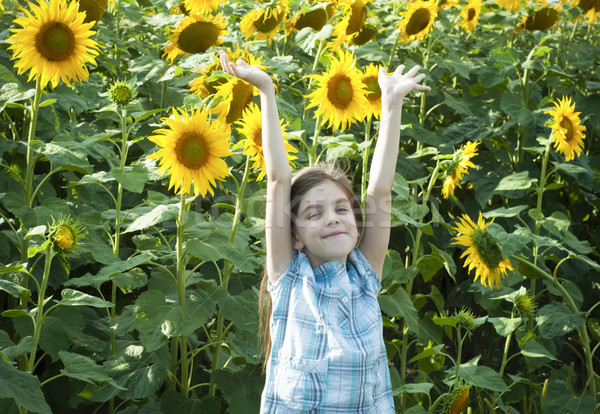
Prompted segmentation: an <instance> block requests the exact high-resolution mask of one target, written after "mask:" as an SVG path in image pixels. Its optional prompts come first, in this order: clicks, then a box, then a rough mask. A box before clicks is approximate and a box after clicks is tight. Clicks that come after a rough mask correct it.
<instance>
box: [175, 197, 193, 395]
mask: <svg viewBox="0 0 600 414" xmlns="http://www.w3.org/2000/svg"><path fill="white" fill-rule="evenodd" d="M186 206H187V204H186V196H185V193H184V192H181V201H180V204H179V217H178V218H177V241H176V243H177V245H176V252H175V255H176V260H177V262H176V264H175V266H176V269H177V300H178V302H179V306H180V307H183V305H185V267H186V263H185V250H184V249H183V231H184V229H185V213H186V211H187V207H186ZM178 345H179V353H180V358H181V362H180V366H181V380H180V381H179V383H180V386H181V393H182V394H183V396H184V397H185V398H187V397H188V394H189V385H190V381H189V363H188V352H187V336H186V335H180V336H179V337H178V338H177V340H176V341H174V343H173V344H172V346H175V347H177V346H178Z"/></svg>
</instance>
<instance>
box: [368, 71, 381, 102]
mask: <svg viewBox="0 0 600 414" xmlns="http://www.w3.org/2000/svg"><path fill="white" fill-rule="evenodd" d="M365 86H366V87H367V99H368V100H369V101H371V102H372V101H376V100H377V99H379V98H380V97H381V88H380V87H379V82H377V78H376V77H370V78H367V79H365Z"/></svg>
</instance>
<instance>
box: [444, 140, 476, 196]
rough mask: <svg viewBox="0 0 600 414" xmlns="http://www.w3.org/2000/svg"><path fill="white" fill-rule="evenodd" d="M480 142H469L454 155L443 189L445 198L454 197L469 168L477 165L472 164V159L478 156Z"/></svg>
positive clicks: (447, 170)
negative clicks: (455, 190)
mask: <svg viewBox="0 0 600 414" xmlns="http://www.w3.org/2000/svg"><path fill="white" fill-rule="evenodd" d="M478 145H479V142H469V143H467V144H466V145H465V146H464V147H463V148H461V149H460V150H459V151H457V152H456V153H454V156H453V158H452V161H451V162H450V164H449V165H448V168H447V169H446V172H445V174H446V179H445V180H444V186H443V188H442V195H443V196H444V198H448V197H449V196H450V195H454V189H455V188H456V187H458V188H460V180H462V178H463V177H464V175H465V174H468V173H467V171H468V169H469V168H474V167H475V165H474V164H473V163H472V162H471V158H473V157H474V156H476V155H477V146H478Z"/></svg>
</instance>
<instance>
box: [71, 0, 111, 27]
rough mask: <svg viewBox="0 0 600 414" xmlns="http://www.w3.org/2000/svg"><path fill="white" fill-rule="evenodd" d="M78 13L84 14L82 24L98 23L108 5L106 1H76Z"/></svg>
mask: <svg viewBox="0 0 600 414" xmlns="http://www.w3.org/2000/svg"><path fill="white" fill-rule="evenodd" d="M78 3H79V12H85V19H84V22H86V23H88V22H97V21H99V20H100V19H101V18H102V16H103V15H104V12H105V11H106V6H107V5H108V0H78Z"/></svg>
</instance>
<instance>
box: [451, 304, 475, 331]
mask: <svg viewBox="0 0 600 414" xmlns="http://www.w3.org/2000/svg"><path fill="white" fill-rule="evenodd" d="M454 317H455V318H457V319H458V325H459V326H461V327H463V328H465V329H466V330H468V331H472V330H473V329H475V317H474V316H473V312H471V310H470V309H467V308H462V309H461V310H460V311H458V312H456V313H455V314H454Z"/></svg>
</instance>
